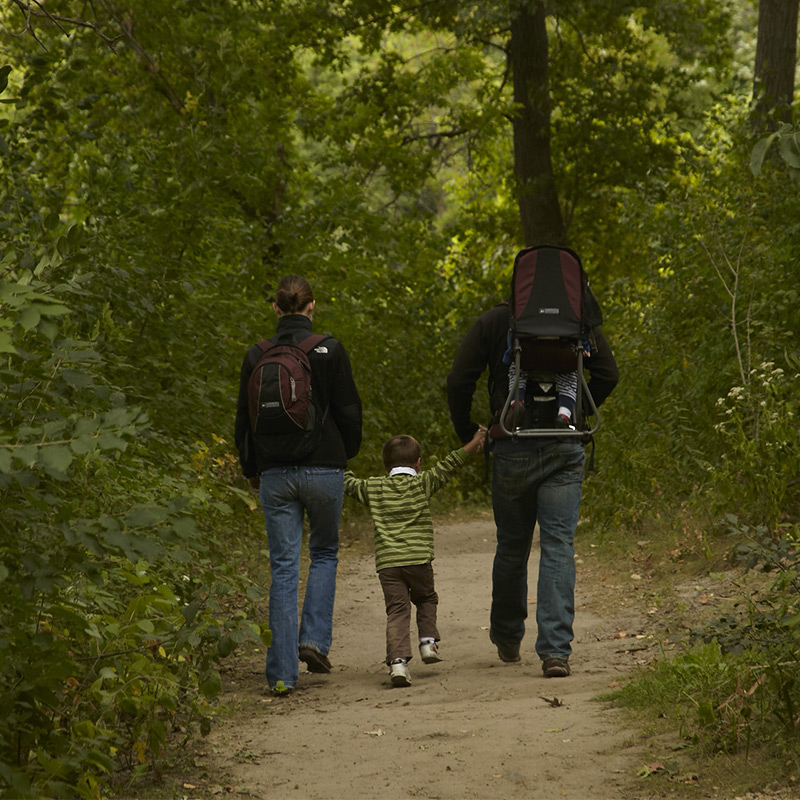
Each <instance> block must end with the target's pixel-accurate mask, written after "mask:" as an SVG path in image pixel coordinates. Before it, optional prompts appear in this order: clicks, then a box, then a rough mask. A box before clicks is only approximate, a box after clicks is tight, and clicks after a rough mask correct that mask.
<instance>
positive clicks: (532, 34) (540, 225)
mask: <svg viewBox="0 0 800 800" xmlns="http://www.w3.org/2000/svg"><path fill="white" fill-rule="evenodd" d="M545 23H546V12H545V8H544V3H542V2H541V1H540V0H536V2H532V3H528V4H526V5H525V6H523V8H522V10H521V11H520V13H519V15H518V16H517V17H516V19H515V20H514V21H513V22H512V23H511V44H510V54H509V59H510V62H511V69H512V73H513V77H514V101H515V102H516V103H517V104H518V106H519V108H518V111H517V113H516V114H515V116H514V121H513V127H514V175H515V178H516V184H517V202H518V203H519V213H520V219H521V222H522V232H523V236H524V237H525V244H526V245H535V244H553V245H564V244H566V243H567V231H566V229H565V227H564V219H563V216H562V214H561V206H560V205H559V202H558V194H557V193H556V184H555V178H554V176H553V162H552V159H551V155H550V88H549V83H548V62H549V52H548V42H547V27H546V24H545Z"/></svg>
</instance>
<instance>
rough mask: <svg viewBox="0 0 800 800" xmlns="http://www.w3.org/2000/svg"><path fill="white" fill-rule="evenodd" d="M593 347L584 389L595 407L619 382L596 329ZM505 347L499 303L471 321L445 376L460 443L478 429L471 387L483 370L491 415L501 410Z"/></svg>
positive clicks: (505, 391)
mask: <svg viewBox="0 0 800 800" xmlns="http://www.w3.org/2000/svg"><path fill="white" fill-rule="evenodd" d="M593 333H594V339H595V343H596V345H597V348H596V349H593V351H592V355H591V358H587V359H586V362H585V365H586V368H587V369H588V370H589V376H590V377H589V380H588V382H587V383H588V386H589V391H590V392H591V393H592V397H593V398H594V401H595V403H596V404H597V405H598V406H599V405H600V404H601V403H602V402H603V400H605V399H606V398H607V397H608V396H609V394H611V392H612V390H613V389H614V387H615V386H616V385H617V380H618V379H619V370H618V369H617V362H616V361H615V359H614V354H613V353H612V352H611V347H610V346H609V344H608V342H607V341H606V338H605V336H603V332H602V331H601V330H600V328H595V329H594V331H593ZM507 347H508V304H507V303H501V304H499V305H496V306H495V307H494V308H491V309H489V311H486V312H485V313H483V314H481V316H480V317H478V319H477V320H476V321H475V323H474V324H473V325H472V327H471V328H470V329H469V331H468V332H467V335H466V336H465V337H464V340H463V341H462V342H461V347H460V348H459V350H458V353H456V357H455V359H454V360H453V366H452V368H451V370H450V374H449V375H448V376H447V402H448V405H449V407H450V418H451V419H452V420H453V427H454V428H455V431H456V435H457V436H458V438H459V439H461V441H462V442H467V441H469V440H470V439H471V438H472V437H473V435H474V434H475V431H476V430H477V429H478V425H477V423H475V422H473V421H472V418H471V412H472V398H473V396H474V394H475V386H476V384H477V382H478V379H479V378H480V377H481V375H482V374H483V372H484V370H485V369H486V367H487V366H488V367H489V380H488V389H489V407H490V409H491V412H492V414H495V413H496V412H498V411H500V410H501V409H502V408H503V404H504V403H505V400H506V397H507V395H508V364H505V363H503V353H505V351H506V348H507Z"/></svg>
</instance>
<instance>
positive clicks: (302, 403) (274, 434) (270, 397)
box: [247, 334, 328, 461]
mask: <svg viewBox="0 0 800 800" xmlns="http://www.w3.org/2000/svg"><path fill="white" fill-rule="evenodd" d="M327 338H328V337H327V336H323V335H319V334H314V335H311V336H308V337H307V338H305V339H304V340H303V341H302V342H299V343H298V344H292V342H291V341H284V342H282V341H280V340H278V341H272V340H270V339H265V340H264V341H262V342H259V343H258V346H259V347H260V348H261V355H260V356H259V358H258V361H257V362H256V365H255V367H254V368H253V372H252V373H251V375H250V379H249V381H248V385H247V389H248V407H249V412H250V426H251V428H252V430H253V433H254V434H255V435H256V436H257V437H258V438H259V445H260V450H261V451H262V452H263V453H264V454H265V455H266V456H267V457H273V458H275V459H276V460H280V461H297V460H299V459H301V458H304V457H305V456H307V455H310V454H311V453H312V452H313V451H314V450H315V449H316V447H317V445H318V444H319V440H320V438H321V436H322V426H323V423H324V421H325V414H322V419H319V417H320V414H319V411H318V410H317V408H316V407H315V405H314V403H313V398H312V392H311V363H310V361H309V359H308V354H309V353H310V352H311V351H312V350H313V349H314V348H315V347H318V346H319V344H320V342H322V341H323V339H327ZM325 413H327V410H326V412H325Z"/></svg>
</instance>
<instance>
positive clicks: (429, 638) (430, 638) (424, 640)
mask: <svg viewBox="0 0 800 800" xmlns="http://www.w3.org/2000/svg"><path fill="white" fill-rule="evenodd" d="M435 641H436V639H434V638H433V636H425V637H420V640H419V643H420V644H433V643H434V642H435Z"/></svg>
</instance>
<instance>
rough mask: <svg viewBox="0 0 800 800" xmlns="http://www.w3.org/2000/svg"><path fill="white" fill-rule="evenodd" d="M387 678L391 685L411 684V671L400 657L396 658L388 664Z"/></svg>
mask: <svg viewBox="0 0 800 800" xmlns="http://www.w3.org/2000/svg"><path fill="white" fill-rule="evenodd" d="M389 680H390V681H391V682H392V686H411V673H410V672H409V671H408V664H406V662H405V661H404V660H403V659H402V658H396V659H395V660H394V661H392V663H391V664H390V665H389Z"/></svg>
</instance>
